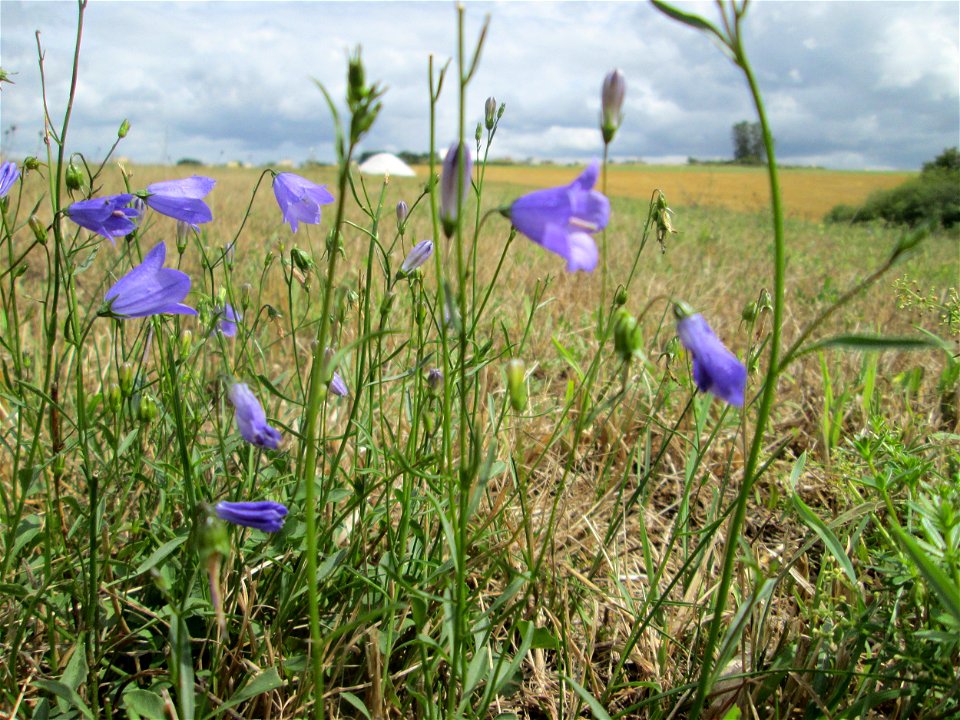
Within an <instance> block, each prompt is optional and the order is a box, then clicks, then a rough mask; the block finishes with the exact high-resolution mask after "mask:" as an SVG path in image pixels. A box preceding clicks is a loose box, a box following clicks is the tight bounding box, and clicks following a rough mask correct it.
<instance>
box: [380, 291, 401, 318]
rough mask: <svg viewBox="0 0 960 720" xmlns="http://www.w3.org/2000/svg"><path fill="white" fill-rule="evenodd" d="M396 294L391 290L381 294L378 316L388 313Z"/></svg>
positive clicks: (384, 315) (382, 316) (383, 316)
mask: <svg viewBox="0 0 960 720" xmlns="http://www.w3.org/2000/svg"><path fill="white" fill-rule="evenodd" d="M396 297H397V294H396V293H395V292H394V291H393V290H391V291H390V292H388V293H387V294H386V295H384V296H383V300H381V301H380V317H381V318H385V317H386V316H387V315H389V314H390V310H391V309H392V308H393V301H394V300H395V299H396Z"/></svg>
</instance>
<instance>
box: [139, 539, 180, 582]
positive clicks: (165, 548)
mask: <svg viewBox="0 0 960 720" xmlns="http://www.w3.org/2000/svg"><path fill="white" fill-rule="evenodd" d="M188 537H189V536H188V535H182V536H180V537H175V538H174V539H173V540H168V541H167V542H165V543H164V544H163V545H161V546H160V547H158V548H157V549H156V550H154V551H153V552H152V553H150V557H148V558H147V559H146V560H144V561H143V562H142V563H140V565H139V566H138V567H137V569H136V570H134V572H133V574H134V575H139V574H141V573H145V572H146V571H147V570H149V569H150V568H152V567H155V566H156V565H157V564H158V563H159V562H160V561H161V560H163V559H164V558H166V557H167V556H168V555H169V554H170V553H172V552H173V551H174V550H176V549H177V548H178V547H180V546H181V545H183V544H184V543H185V542H186V541H187V538H188Z"/></svg>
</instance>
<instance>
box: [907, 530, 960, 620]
mask: <svg viewBox="0 0 960 720" xmlns="http://www.w3.org/2000/svg"><path fill="white" fill-rule="evenodd" d="M893 531H894V533H895V534H896V536H897V540H899V541H900V544H901V545H902V546H903V549H904V550H906V552H907V554H908V555H909V556H910V559H911V560H913V562H914V563H915V564H916V566H917V569H918V570H919V571H920V574H921V575H923V577H924V579H925V580H926V581H927V584H928V585H929V586H930V589H931V590H933V592H934V594H935V595H936V596H937V597H938V598H939V599H940V602H941V603H943V607H944V608H945V609H946V610H947V612H949V613H950V614H951V615H952V616H953V619H954V620H956V621H957V622H958V623H960V587H957V585H955V584H954V583H953V582H952V581H951V580H950V578H949V577H947V574H946V573H945V572H944V571H943V570H941V569H940V567H938V566H937V564H936V563H935V562H934V561H933V560H932V559H931V558H930V556H929V555H928V554H927V553H925V552H924V551H923V548H921V547H920V545H919V543H917V541H916V540H915V539H914V538H912V537H911V536H910V535H908V534H907V533H906V532H904V531H903V530H902V529H901V528H899V527H894V528H893Z"/></svg>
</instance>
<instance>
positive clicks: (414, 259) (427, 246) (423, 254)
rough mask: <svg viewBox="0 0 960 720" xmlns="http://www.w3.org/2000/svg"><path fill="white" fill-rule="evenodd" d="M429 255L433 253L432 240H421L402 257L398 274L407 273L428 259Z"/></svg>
mask: <svg viewBox="0 0 960 720" xmlns="http://www.w3.org/2000/svg"><path fill="white" fill-rule="evenodd" d="M431 255H433V240H421V241H420V242H418V243H417V244H416V245H414V246H413V249H411V250H410V252H409V253H408V254H407V257H406V258H404V260H403V263H402V264H401V265H400V274H401V275H409V274H410V273H412V272H413V271H414V270H416V269H417V268H418V267H420V266H421V265H423V264H424V263H425V262H426V261H427V260H429V259H430V256H431Z"/></svg>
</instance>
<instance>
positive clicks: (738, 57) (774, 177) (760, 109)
mask: <svg viewBox="0 0 960 720" xmlns="http://www.w3.org/2000/svg"><path fill="white" fill-rule="evenodd" d="M741 18H742V11H740V12H736V15H735V18H734V26H733V28H734V29H733V32H732V34H731V37H730V41H731V42H730V48H731V50H732V51H733V53H734V62H735V63H736V64H737V65H739V66H740V68H741V70H743V73H744V75H745V76H746V79H747V83H748V84H749V86H750V94H751V96H752V97H753V102H754V105H755V107H756V109H757V114H758V116H759V119H760V127H761V129H762V130H763V144H764V147H765V149H766V152H767V173H768V176H769V180H770V198H771V205H772V215H773V255H774V258H773V260H774V262H773V273H774V274H773V322H772V328H771V334H770V345H769V346H770V351H769V358H768V361H767V373H766V376H765V379H764V386H763V394H762V395H761V398H760V407H759V409H758V411H757V424H756V428H755V429H754V435H753V442H752V443H751V445H750V454H749V455H748V457H747V461H746V464H745V467H744V473H743V484H742V486H741V488H740V493H739V495H738V496H737V499H736V505H735V508H734V513H733V517H732V518H731V520H730V525H729V526H728V529H727V541H726V546H725V550H724V555H723V567H722V570H721V574H720V582H719V584H718V586H717V590H716V595H715V597H714V604H713V617H712V620H711V622H710V628H709V631H708V634H707V640H706V643H705V645H704V649H703V656H702V665H701V671H700V681H699V684H698V686H697V694H696V697H695V699H694V704H693V708H692V709H691V712H690V717H692V718H696V717H699V715H700V712H701V711H702V709H703V705H704V702H705V700H706V696H707V694H708V693H709V691H710V688H711V686H712V684H713V677H714V675H715V672H716V669H715V668H714V667H713V654H714V650H715V648H716V645H717V640H718V638H719V636H720V630H721V628H722V627H723V624H724V610H725V609H726V603H727V594H728V593H729V591H730V584H731V582H732V580H733V571H734V565H735V564H736V558H737V548H738V547H739V545H738V538H739V537H740V531H741V529H742V527H743V523H744V520H745V518H746V513H747V503H748V501H749V499H750V497H751V495H752V489H753V484H754V482H755V481H756V479H757V475H758V474H757V472H756V471H757V465H758V463H759V460H760V453H761V451H762V449H763V441H764V437H765V434H766V429H767V423H768V421H769V419H770V411H771V409H772V407H773V401H774V398H775V396H776V391H777V380H778V378H779V373H780V369H781V368H780V342H781V334H782V328H783V310H784V288H785V275H786V244H785V241H784V231H783V206H782V201H781V195H780V181H779V176H778V172H777V162H776V156H775V153H774V147H773V135H772V134H771V132H770V125H769V123H768V121H767V115H766V111H765V108H764V104H763V99H762V97H761V95H760V89H759V87H758V86H757V81H756V78H755V77H754V74H753V71H752V70H751V68H750V64H749V62H748V61H747V57H746V54H745V53H744V50H743V44H742V40H741V35H740V20H741Z"/></svg>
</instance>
